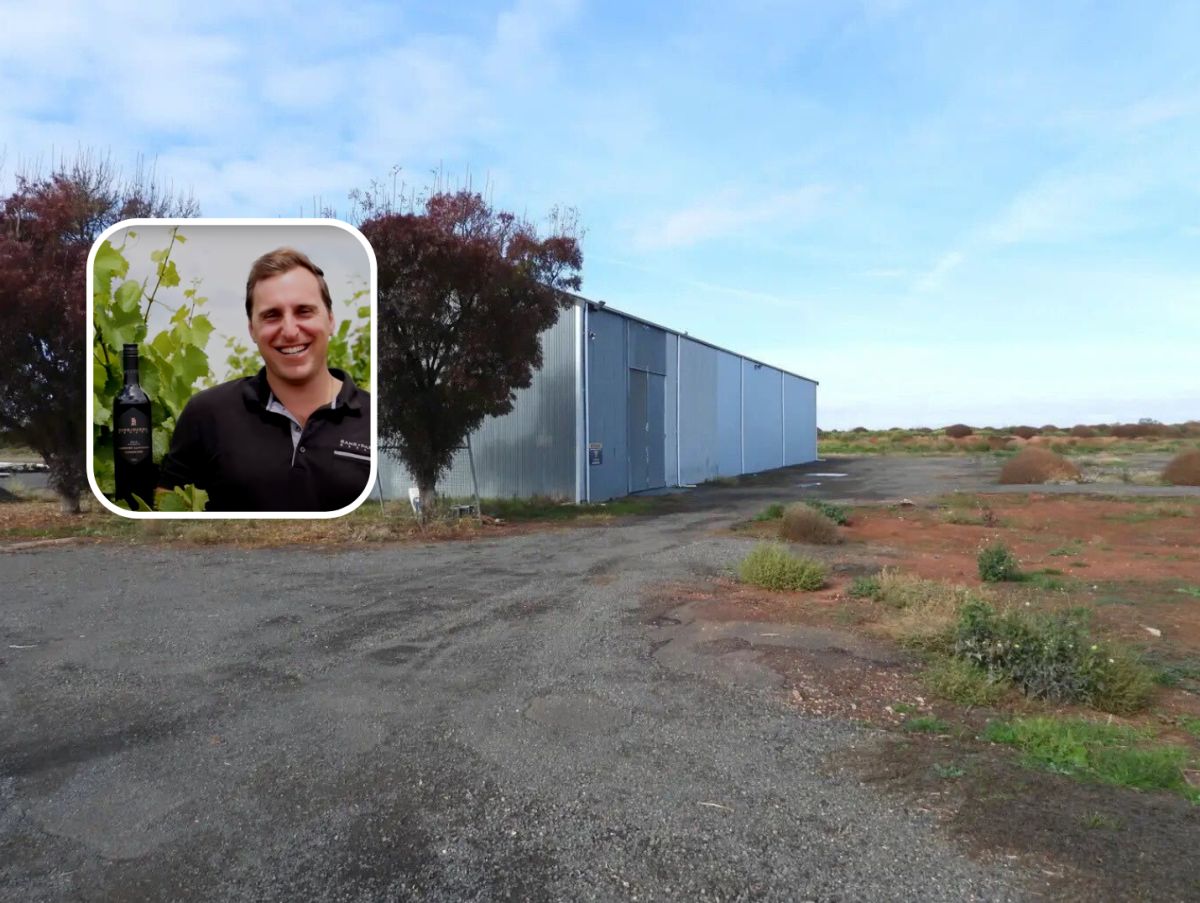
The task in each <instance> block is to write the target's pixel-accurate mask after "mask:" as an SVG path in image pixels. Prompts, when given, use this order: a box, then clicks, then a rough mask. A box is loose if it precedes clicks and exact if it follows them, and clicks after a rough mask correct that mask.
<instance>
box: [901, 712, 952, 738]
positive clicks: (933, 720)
mask: <svg viewBox="0 0 1200 903" xmlns="http://www.w3.org/2000/svg"><path fill="white" fill-rule="evenodd" d="M904 729H905V730H906V731H909V732H910V733H914V734H945V733H949V731H950V723H949V722H948V721H946V720H945V719H943V718H938V717H936V716H934V715H921V716H919V717H917V718H909V719H908V720H907V721H905V722H904Z"/></svg>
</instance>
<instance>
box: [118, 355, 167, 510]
mask: <svg viewBox="0 0 1200 903" xmlns="http://www.w3.org/2000/svg"><path fill="white" fill-rule="evenodd" d="M124 357H125V386H124V388H122V389H121V391H120V392H118V393H117V397H116V400H115V401H114V402H113V430H114V442H113V463H114V465H115V467H116V481H117V493H116V495H117V500H118V501H123V502H125V503H126V504H127V505H129V507H130V508H131V509H133V510H134V511H136V510H138V507H139V506H138V503H137V501H136V500H135V499H134V496H135V495H136V496H137V497H138V498H140V499H141V500H142V501H144V502H145V503H146V504H147V505H149V506H150V507H154V485H155V483H156V482H157V479H158V472H157V469H156V468H155V466H154V454H153V448H154V447H153V443H152V441H151V435H152V434H151V432H150V430H151V427H150V396H149V395H147V394H146V391H145V390H144V389H143V388H142V385H141V382H140V380H139V378H138V346H137V345H126V346H125V353H124Z"/></svg>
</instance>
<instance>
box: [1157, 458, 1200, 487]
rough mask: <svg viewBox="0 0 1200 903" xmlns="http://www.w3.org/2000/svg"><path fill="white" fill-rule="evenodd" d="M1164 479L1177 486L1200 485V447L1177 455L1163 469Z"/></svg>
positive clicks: (1165, 481)
mask: <svg viewBox="0 0 1200 903" xmlns="http://www.w3.org/2000/svg"><path fill="white" fill-rule="evenodd" d="M1162 480H1163V482H1164V483H1171V484H1172V485H1175V486H1200V449H1192V450H1191V451H1185V452H1182V453H1181V454H1178V455H1176V456H1175V457H1174V458H1173V459H1172V460H1171V463H1169V464H1168V465H1167V466H1166V467H1165V468H1164V469H1163V472H1162Z"/></svg>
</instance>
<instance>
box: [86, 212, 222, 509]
mask: <svg viewBox="0 0 1200 903" xmlns="http://www.w3.org/2000/svg"><path fill="white" fill-rule="evenodd" d="M136 236H137V233H135V232H127V233H126V235H125V238H124V239H123V240H122V242H121V244H120V245H119V246H114V245H113V244H112V243H111V242H109V241H105V242H104V243H103V244H101V246H100V249H99V251H97V253H96V260H95V264H94V268H93V276H94V279H93V290H92V301H93V305H92V311H93V316H94V329H93V333H92V377H93V388H92V401H93V408H92V411H93V413H92V439H93V450H94V459H93V468H94V472H95V475H96V482H97V484H98V485H99V486H100V489H101V490H102V491H103V492H104V493H105V494H107V495H109V496H111V495H113V494H114V493H115V488H116V487H115V485H114V469H113V432H112V408H113V400H114V398H115V397H116V394H117V392H119V391H120V389H121V386H122V385H123V384H124V379H125V375H124V370H123V364H122V346H123V345H125V344H126V343H129V342H134V343H136V344H137V345H138V346H139V354H140V378H141V384H142V388H143V389H144V390H145V391H146V394H147V395H149V396H150V400H151V402H152V410H153V416H152V418H151V427H152V429H153V432H152V442H153V453H154V462H155V463H156V464H161V463H162V459H163V457H164V456H165V455H166V453H167V449H168V448H170V445H171V435H172V434H173V433H174V432H175V422H176V418H178V416H179V414H180V413H181V412H182V411H183V407H184V405H186V404H187V402H188V400H189V399H190V398H191V397H192V396H193V395H194V394H195V393H196V392H197V391H198V390H199V389H200V388H202V386H203V381H204V380H206V379H211V372H210V367H209V362H208V354H207V352H206V351H205V349H206V347H207V345H208V340H209V337H210V336H211V335H212V332H213V326H212V323H211V322H210V321H209V319H208V317H207V316H206V315H205V314H203V313H199V312H198V309H199V308H201V307H203V306H204V304H205V302H207V300H208V299H207V298H205V297H203V296H201V295H200V294H199V285H200V283H199V280H196V281H194V282H193V283H192V287H191V288H190V289H187V290H186V291H185V292H184V293H183V294H184V302H183V303H182V304H180V305H179V307H177V308H175V309H173V310H172V309H171V308H169V307H168V306H167V305H165V304H164V303H163V302H161V301H157V294H158V292H159V290H160V289H164V288H166V289H170V288H174V287H176V286H178V285H179V284H180V278H179V273H178V271H177V270H176V268H175V261H173V260H171V251H172V250H173V249H174V248H175V245H176V244H183V243H184V242H186V240H187V239H186V238H185V237H184V236H183V235H180V234H179V230H178V227H175V228H172V229H171V230H170V236H171V240H170V242H169V243H168V245H167V247H166V248H163V249H161V250H157V251H154V252H152V253H151V254H150V259H151V261H153V262H154V264H155V277H156V281H155V283H154V286H153V288H150V287H149V283H150V278H149V277H147V279H146V280H145V281H143V282H138V281H137V280H135V279H126V278H125V277H126V276H128V275H129V260H128V258H127V257H126V253H127V251H126V246H127V243H128V240H129V239H130V238H135V237H136ZM119 280H120V282H119V284H117V286H116V288H115V289H114V288H113V285H114V283H117V282H118V281H119ZM155 303H158V304H160V305H161V306H163V307H164V308H166V309H167V310H168V311H170V313H171V319H170V322H169V325H168V327H167V328H166V329H164V330H162V331H161V332H159V333H158V334H157V335H156V336H154V338H153V339H150V338H149V336H148V333H149V320H150V312H151V310H152V309H153V307H154V305H155ZM205 500H206V499H205V493H204V492H203V490H197V489H196V488H195V487H193V486H186V487H177V488H176V489H175V491H174V492H173V493H171V494H169V495H166V496H161V497H160V498H159V499H158V501H157V505H158V507H159V508H160V509H161V510H164V511H202V510H204V503H205Z"/></svg>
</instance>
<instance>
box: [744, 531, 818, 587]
mask: <svg viewBox="0 0 1200 903" xmlns="http://www.w3.org/2000/svg"><path fill="white" fill-rule="evenodd" d="M825 575H826V570H825V565H823V564H821V563H820V562H819V561H814V560H813V559H811V558H801V557H797V556H796V555H793V554H792V553H791V552H790V551H789V550H788V548H787V546H785V545H782V544H780V543H760V544H759V545H757V546H755V547H754V548H753V549H752V550H751V551H750V554H749V555H747V556H746V557H745V558H743V559H742V561H741V563H740V564H739V565H738V576H739V577H740V578H741V580H742V581H743V582H744V583H749V584H751V585H753V586H760V587H762V588H763V589H769V590H775V591H801V592H812V591H813V590H818V589H820V588H821V587H822V586H824V585H825Z"/></svg>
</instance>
